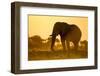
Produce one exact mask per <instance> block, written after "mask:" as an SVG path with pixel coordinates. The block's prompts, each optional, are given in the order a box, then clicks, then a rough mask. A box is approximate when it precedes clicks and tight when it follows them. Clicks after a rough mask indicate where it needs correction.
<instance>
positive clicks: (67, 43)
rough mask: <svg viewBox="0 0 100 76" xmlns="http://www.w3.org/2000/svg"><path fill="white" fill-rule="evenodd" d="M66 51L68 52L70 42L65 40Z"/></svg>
mask: <svg viewBox="0 0 100 76" xmlns="http://www.w3.org/2000/svg"><path fill="white" fill-rule="evenodd" d="M66 45H67V50H70V42H69V41H68V40H66Z"/></svg>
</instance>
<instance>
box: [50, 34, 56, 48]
mask: <svg viewBox="0 0 100 76" xmlns="http://www.w3.org/2000/svg"><path fill="white" fill-rule="evenodd" d="M55 39H56V35H54V36H52V43H51V50H54V49H53V47H54V44H55Z"/></svg>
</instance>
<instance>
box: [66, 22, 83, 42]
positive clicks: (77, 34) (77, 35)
mask: <svg viewBox="0 0 100 76" xmlns="http://www.w3.org/2000/svg"><path fill="white" fill-rule="evenodd" d="M81 36H82V32H81V30H80V28H79V27H78V26H77V25H74V24H72V25H70V31H69V32H68V34H67V35H66V39H67V40H70V41H79V40H80V39H81Z"/></svg>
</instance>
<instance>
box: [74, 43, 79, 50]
mask: <svg viewBox="0 0 100 76" xmlns="http://www.w3.org/2000/svg"><path fill="white" fill-rule="evenodd" d="M74 50H76V51H77V50H78V42H74Z"/></svg>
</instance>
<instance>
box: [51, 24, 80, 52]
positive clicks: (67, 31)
mask: <svg viewBox="0 0 100 76" xmlns="http://www.w3.org/2000/svg"><path fill="white" fill-rule="evenodd" d="M57 35H60V37H61V43H62V46H63V49H64V50H66V45H65V41H66V44H67V47H68V48H69V42H70V41H71V42H73V44H74V46H75V48H76V49H77V47H78V43H79V41H80V38H81V30H80V29H79V28H78V27H77V26H76V25H74V24H72V25H71V24H68V23H65V22H56V23H55V24H54V27H53V32H52V35H51V36H52V43H51V50H54V49H53V47H54V44H55V39H56V36H57Z"/></svg>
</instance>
